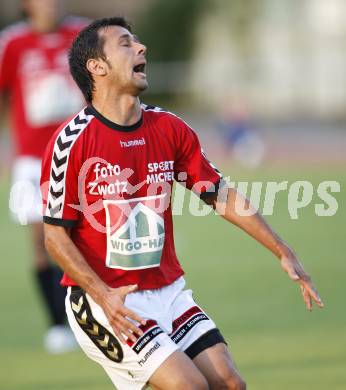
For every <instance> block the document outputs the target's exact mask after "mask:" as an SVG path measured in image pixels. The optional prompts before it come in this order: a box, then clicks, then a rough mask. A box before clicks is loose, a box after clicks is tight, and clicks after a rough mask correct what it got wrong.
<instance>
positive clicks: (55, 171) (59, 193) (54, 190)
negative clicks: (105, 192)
mask: <svg viewBox="0 0 346 390" xmlns="http://www.w3.org/2000/svg"><path fill="white" fill-rule="evenodd" d="M92 118H93V116H92V115H87V114H86V112H85V109H84V110H82V111H81V112H80V113H79V114H78V115H77V116H75V117H74V118H73V119H72V120H71V121H70V122H69V123H68V124H67V125H66V126H65V127H64V128H63V129H62V130H61V131H60V133H59V135H58V137H57V138H56V141H55V144H54V148H53V154H52V161H51V171H50V178H49V188H48V197H47V207H46V212H45V217H48V218H58V219H61V218H63V211H64V202H65V195H66V174H67V168H68V162H69V156H70V152H71V149H72V146H73V145H74V143H75V142H76V140H77V139H78V137H79V136H80V135H81V134H82V132H83V130H84V129H85V128H86V127H87V125H88V124H89V122H90V121H91V119H92Z"/></svg>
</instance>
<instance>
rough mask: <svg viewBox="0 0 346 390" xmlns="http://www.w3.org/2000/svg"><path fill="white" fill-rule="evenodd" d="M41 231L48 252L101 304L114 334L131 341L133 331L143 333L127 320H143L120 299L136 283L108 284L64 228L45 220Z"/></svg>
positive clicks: (132, 288)
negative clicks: (115, 286)
mask: <svg viewBox="0 0 346 390" xmlns="http://www.w3.org/2000/svg"><path fill="white" fill-rule="evenodd" d="M44 233H45V246H46V249H47V251H48V253H49V255H50V256H51V257H52V258H53V259H54V260H55V261H56V262H57V263H58V264H59V266H60V267H61V268H62V269H63V270H64V272H66V273H67V274H68V275H69V276H70V277H71V278H72V279H73V280H74V281H75V282H76V283H77V284H78V285H79V286H80V287H81V288H83V289H84V290H85V291H86V292H87V293H88V294H89V295H90V296H91V297H92V298H93V299H94V301H95V302H96V303H97V304H98V305H99V306H101V307H102V309H103V311H104V312H105V314H106V316H107V318H108V320H109V323H110V325H111V326H112V328H113V330H114V333H115V335H116V336H118V337H119V339H120V340H122V341H123V342H124V338H123V336H122V334H124V335H125V336H126V337H129V338H130V339H132V340H133V341H134V342H135V341H136V337H135V336H134V335H133V333H136V334H138V335H142V334H143V332H142V331H141V330H140V329H139V328H138V327H137V326H135V325H134V324H133V323H132V322H131V321H129V319H131V320H134V321H136V322H139V323H145V322H143V319H142V318H140V317H139V316H138V315H137V314H136V313H134V312H133V311H131V310H129V309H127V308H126V307H125V306H124V301H125V298H126V295H127V294H129V293H131V292H133V291H135V290H136V289H137V285H131V286H124V287H119V288H111V287H109V286H108V285H106V284H105V283H104V282H103V281H102V280H101V279H100V278H99V276H98V275H97V274H96V273H95V272H94V271H93V269H92V268H91V267H90V266H89V264H88V263H87V262H86V260H85V259H84V257H83V255H82V254H81V253H80V251H79V250H78V248H77V247H76V246H75V244H74V243H73V241H72V240H71V238H70V236H69V234H68V231H67V229H66V228H64V227H63V226H57V225H51V224H47V223H45V224H44Z"/></svg>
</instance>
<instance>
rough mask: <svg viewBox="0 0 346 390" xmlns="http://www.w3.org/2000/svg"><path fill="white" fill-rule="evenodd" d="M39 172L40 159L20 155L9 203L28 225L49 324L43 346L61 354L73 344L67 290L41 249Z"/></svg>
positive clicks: (56, 268) (41, 225)
mask: <svg viewBox="0 0 346 390" xmlns="http://www.w3.org/2000/svg"><path fill="white" fill-rule="evenodd" d="M40 174H41V161H40V160H39V159H37V158H33V157H21V158H18V159H17V160H16V161H15V164H14V167H13V172H12V187H11V193H10V202H9V206H10V210H11V212H12V213H11V215H12V218H13V219H14V221H15V222H17V223H20V224H22V225H28V226H29V233H30V238H31V243H32V248H33V258H32V264H33V266H32V268H33V274H34V277H35V282H36V285H37V288H38V290H39V294H40V295H41V297H42V300H43V302H44V306H45V308H46V311H47V313H48V315H49V322H50V324H51V327H50V329H49V330H48V332H47V334H46V336H45V347H46V349H47V350H48V351H49V352H52V353H61V352H65V351H68V350H71V349H74V348H75V345H76V343H75V340H74V337H73V335H72V333H71V331H70V329H69V328H68V327H67V326H66V313H65V302H64V301H65V295H66V290H65V289H63V288H62V287H61V286H60V280H61V276H62V272H61V270H60V269H59V268H58V267H57V266H55V265H53V264H52V263H51V262H50V260H49V257H48V254H47V252H46V250H45V248H44V235H43V224H42V215H41V209H42V200H41V194H40Z"/></svg>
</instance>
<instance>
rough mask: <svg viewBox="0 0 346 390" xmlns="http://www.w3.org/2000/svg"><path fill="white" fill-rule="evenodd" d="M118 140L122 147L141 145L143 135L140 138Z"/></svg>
mask: <svg viewBox="0 0 346 390" xmlns="http://www.w3.org/2000/svg"><path fill="white" fill-rule="evenodd" d="M119 142H120V146H121V147H122V148H131V147H132V146H143V145H145V139H144V137H142V138H140V139H133V140H130V141H119Z"/></svg>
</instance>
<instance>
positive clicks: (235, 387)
mask: <svg viewBox="0 0 346 390" xmlns="http://www.w3.org/2000/svg"><path fill="white" fill-rule="evenodd" d="M213 388H215V389H220V390H221V389H222V390H246V383H245V381H244V380H243V379H242V378H241V377H240V376H238V375H237V376H228V377H226V378H218V381H217V383H216V384H215V385H214V386H213Z"/></svg>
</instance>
